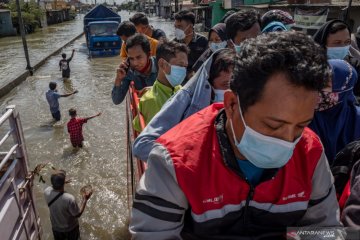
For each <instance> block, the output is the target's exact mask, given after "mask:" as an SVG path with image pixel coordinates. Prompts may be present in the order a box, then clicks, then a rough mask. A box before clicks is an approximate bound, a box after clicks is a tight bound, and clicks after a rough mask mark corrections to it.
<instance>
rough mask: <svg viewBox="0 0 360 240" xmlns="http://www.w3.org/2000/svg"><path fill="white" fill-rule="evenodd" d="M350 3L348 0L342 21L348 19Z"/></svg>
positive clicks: (350, 0)
mask: <svg viewBox="0 0 360 240" xmlns="http://www.w3.org/2000/svg"><path fill="white" fill-rule="evenodd" d="M351 4H352V0H349V1H348V5H347V7H346V10H345V14H344V19H343V21H344V22H346V23H347V22H348V19H350V17H349V15H350V8H351Z"/></svg>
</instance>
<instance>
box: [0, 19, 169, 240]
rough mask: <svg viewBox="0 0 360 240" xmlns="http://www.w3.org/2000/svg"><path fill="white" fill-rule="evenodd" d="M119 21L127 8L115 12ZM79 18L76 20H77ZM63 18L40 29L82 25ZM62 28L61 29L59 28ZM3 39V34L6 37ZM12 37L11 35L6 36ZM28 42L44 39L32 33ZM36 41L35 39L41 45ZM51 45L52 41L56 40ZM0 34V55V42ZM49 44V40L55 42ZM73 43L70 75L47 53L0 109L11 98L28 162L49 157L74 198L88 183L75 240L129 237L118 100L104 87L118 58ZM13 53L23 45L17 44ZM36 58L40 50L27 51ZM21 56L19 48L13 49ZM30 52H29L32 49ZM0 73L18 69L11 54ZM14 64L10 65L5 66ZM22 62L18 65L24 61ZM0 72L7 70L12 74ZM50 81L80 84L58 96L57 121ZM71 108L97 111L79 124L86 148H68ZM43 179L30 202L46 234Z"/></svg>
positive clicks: (61, 87) (60, 33) (165, 25)
mask: <svg viewBox="0 0 360 240" xmlns="http://www.w3.org/2000/svg"><path fill="white" fill-rule="evenodd" d="M120 14H121V15H122V18H123V20H125V19H127V18H128V17H129V15H128V13H127V12H126V13H122V12H121V13H120ZM150 22H151V23H152V25H154V26H155V27H160V28H161V29H164V30H165V31H166V32H167V33H170V32H173V31H172V29H173V27H172V23H171V22H166V21H164V20H161V19H157V18H152V19H151V21H150ZM80 23H81V21H80ZM76 24H78V23H75V25H71V24H70V25H67V24H62V25H60V26H55V27H51V28H49V29H47V31H48V32H49V31H50V32H53V34H54V35H55V36H56V37H55V38H56V39H57V38H59V39H60V38H63V39H66V38H67V37H66V36H67V34H69V33H68V32H67V30H66V29H69V30H68V31H72V30H71V29H74V28H75V29H77V28H78V29H81V28H82V25H81V24H80V25H76ZM59 29H62V30H59ZM7 39H9V38H7ZM10 39H14V40H15V39H16V38H10ZM35 39H36V37H35V36H34V39H32V38H31V37H29V42H31V41H32V40H34V41H37V42H38V43H41V44H46V43H45V41H44V40H41V41H40V39H41V38H39V39H38V40H35ZM41 44H40V45H41ZM55 44H56V43H55ZM4 46H5V45H4V42H3V39H1V40H0V49H1V51H0V55H1V54H4V53H3V51H2V50H3V48H4ZM54 46H55V45H54ZM5 48H6V50H5V52H6V54H9V55H11V54H14V53H13V51H15V50H14V49H11V47H8V46H5ZM73 48H75V49H76V50H77V51H76V52H75V56H74V58H73V60H72V61H71V63H70V67H71V78H70V79H67V80H63V79H62V78H61V72H60V71H59V65H58V63H59V60H60V56H55V57H52V58H50V59H49V60H48V61H47V62H46V63H45V65H44V66H43V67H41V68H40V69H39V70H38V71H36V72H35V74H34V76H32V77H29V78H28V79H27V80H26V81H25V82H24V83H22V84H21V85H20V86H18V87H17V88H15V89H14V90H13V91H12V92H11V93H10V94H9V95H8V96H6V97H5V98H3V99H1V101H0V108H1V110H2V109H4V108H5V107H6V106H7V105H9V104H15V105H16V106H17V109H18V110H19V112H20V117H21V120H22V125H23V130H24V135H25V141H26V146H27V150H28V155H29V161H30V167H31V168H34V167H35V166H36V165H37V164H38V163H45V162H50V163H51V164H52V165H53V166H54V167H56V168H59V169H64V170H66V172H67V175H68V177H69V178H71V179H72V182H71V183H70V184H68V185H67V186H66V191H68V192H70V193H72V194H74V195H75V196H76V197H77V199H78V201H80V193H79V191H80V189H81V187H83V186H85V185H88V184H91V185H92V187H93V190H94V194H93V196H92V197H91V199H90V201H89V202H88V206H87V208H86V210H85V212H84V214H83V216H82V217H81V219H80V224H81V227H80V228H81V234H82V239H86V240H87V239H129V234H128V231H127V221H128V220H127V219H128V203H127V188H126V182H127V180H126V179H127V171H126V169H127V166H126V134H125V127H126V126H125V105H124V104H121V105H118V106H115V105H113V103H112V101H111V88H112V85H113V80H114V77H115V69H116V67H117V65H118V64H119V57H118V56H115V57H108V58H92V59H90V58H89V57H88V55H87V52H88V51H87V49H86V46H85V38H84V37H82V38H80V39H78V40H77V41H75V42H74V43H73V44H72V45H70V46H69V47H68V48H66V49H65V50H64V52H66V53H69V54H70V52H71V49H73ZM18 51H22V49H21V48H20V47H19V49H18ZM32 51H34V52H35V53H36V54H38V55H37V56H38V57H39V56H41V54H42V51H40V50H39V49H36V50H35V49H34V50H32ZM16 54H18V55H21V54H19V53H16ZM32 55H33V54H32ZM0 59H1V60H0V79H1V77H3V75H4V73H2V71H3V69H4V66H3V65H2V64H4V63H5V64H7V65H10V66H5V68H7V67H8V68H13V69H12V71H10V72H12V73H13V72H19V70H18V65H16V64H14V63H16V62H19V60H18V59H17V60H16V59H15V60H14V59H9V58H7V60H6V61H4V59H3V57H0ZM11 65H13V66H11ZM24 66H25V65H24ZM12 73H9V72H8V73H7V74H6V76H9V77H11V76H13V74H12ZM1 74H3V75H1ZM50 81H55V82H57V84H58V91H59V93H61V94H63V93H69V92H72V91H74V90H79V93H77V94H75V95H73V96H70V97H66V98H60V99H59V101H60V109H61V114H62V120H61V121H60V122H58V123H54V122H53V120H52V119H51V115H50V112H49V106H48V104H47V102H46V99H45V92H46V91H47V90H48V84H49V82H50ZM71 107H75V108H76V109H77V111H78V115H79V117H83V116H90V115H94V114H96V113H97V112H99V111H101V112H102V113H103V114H102V115H101V116H100V117H97V118H94V119H91V120H89V121H88V123H87V124H85V125H84V137H85V144H84V145H85V146H84V148H83V149H73V148H72V146H71V143H70V140H69V136H68V133H67V129H66V123H67V121H68V120H69V119H70V118H69V116H68V113H67V110H68V109H69V108H71ZM49 174H50V171H47V172H46V173H45V180H46V181H47V183H46V184H49ZM44 187H45V185H44V184H41V183H38V182H35V187H34V190H35V193H36V203H37V207H38V211H39V214H40V217H41V221H42V226H43V229H44V231H43V232H44V234H43V238H44V239H52V233H51V225H50V221H49V211H48V207H47V205H46V204H45V201H44V198H43V193H42V192H43V188H44Z"/></svg>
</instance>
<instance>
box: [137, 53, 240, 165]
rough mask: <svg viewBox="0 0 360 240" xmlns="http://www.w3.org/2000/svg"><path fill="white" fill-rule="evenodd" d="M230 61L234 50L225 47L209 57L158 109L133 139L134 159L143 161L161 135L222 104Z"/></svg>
mask: <svg viewBox="0 0 360 240" xmlns="http://www.w3.org/2000/svg"><path fill="white" fill-rule="evenodd" d="M234 59H235V51H234V50H233V49H229V48H225V49H220V50H217V51H216V52H215V53H214V54H212V55H211V56H210V57H209V59H208V60H206V62H205V63H204V64H203V65H202V66H201V67H200V69H199V70H198V71H197V72H196V73H195V75H194V76H193V77H192V78H191V79H190V81H189V82H187V83H186V84H185V86H183V87H182V88H181V89H180V90H179V91H178V92H177V93H176V94H175V95H174V96H173V97H171V98H170V99H169V100H168V101H167V102H166V103H165V104H164V105H163V106H162V108H161V110H160V111H159V112H158V113H157V114H156V116H154V117H153V118H152V120H151V121H150V122H149V124H147V126H146V128H145V129H144V130H143V131H142V132H141V134H140V135H139V136H138V137H137V138H136V139H135V142H134V144H133V154H134V156H136V157H137V158H139V159H141V160H142V161H145V162H146V161H147V159H148V157H149V153H150V151H151V149H152V148H153V146H154V145H155V143H156V140H157V139H158V138H159V137H160V136H161V135H163V134H164V133H166V132H167V131H168V130H170V129H171V128H173V127H175V126H176V125H177V124H179V123H180V122H181V121H183V120H185V119H187V118H188V117H190V116H191V115H193V114H195V113H197V112H198V111H200V110H202V109H204V108H206V107H208V106H209V105H211V104H212V103H215V102H223V101H224V92H225V91H226V90H227V89H229V87H230V80H231V78H232V74H233V70H234ZM174 109H176V111H174Z"/></svg>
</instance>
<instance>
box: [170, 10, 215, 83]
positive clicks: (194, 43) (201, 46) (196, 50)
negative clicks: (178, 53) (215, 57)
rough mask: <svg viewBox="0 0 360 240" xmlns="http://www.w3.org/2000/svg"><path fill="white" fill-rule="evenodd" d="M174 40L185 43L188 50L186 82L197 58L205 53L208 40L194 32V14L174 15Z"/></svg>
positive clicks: (180, 13) (179, 13) (185, 11)
mask: <svg viewBox="0 0 360 240" xmlns="http://www.w3.org/2000/svg"><path fill="white" fill-rule="evenodd" d="M174 17H175V23H174V26H175V39H174V41H176V42H179V43H185V44H186V45H187V46H188V47H189V49H190V53H189V55H188V61H189V64H188V67H187V77H186V79H187V80H188V79H189V78H190V77H191V75H192V73H193V71H192V67H193V65H194V63H195V62H196V61H197V60H198V58H199V57H200V56H201V54H203V52H205V50H206V49H207V48H208V40H207V39H206V37H204V36H202V35H200V34H198V33H196V32H195V31H194V24H195V14H194V13H193V12H190V11H188V10H181V11H180V12H177V13H176V14H175V16H174Z"/></svg>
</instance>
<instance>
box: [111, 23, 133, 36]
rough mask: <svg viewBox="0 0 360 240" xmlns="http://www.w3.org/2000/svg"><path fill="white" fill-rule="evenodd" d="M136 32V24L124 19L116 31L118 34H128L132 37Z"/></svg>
mask: <svg viewBox="0 0 360 240" xmlns="http://www.w3.org/2000/svg"><path fill="white" fill-rule="evenodd" d="M135 33H136V27H135V25H134V24H133V23H132V22H130V21H123V22H122V23H120V24H119V27H118V29H117V31H116V35H118V36H120V37H121V36H126V37H130V36H132V35H134V34H135Z"/></svg>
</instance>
